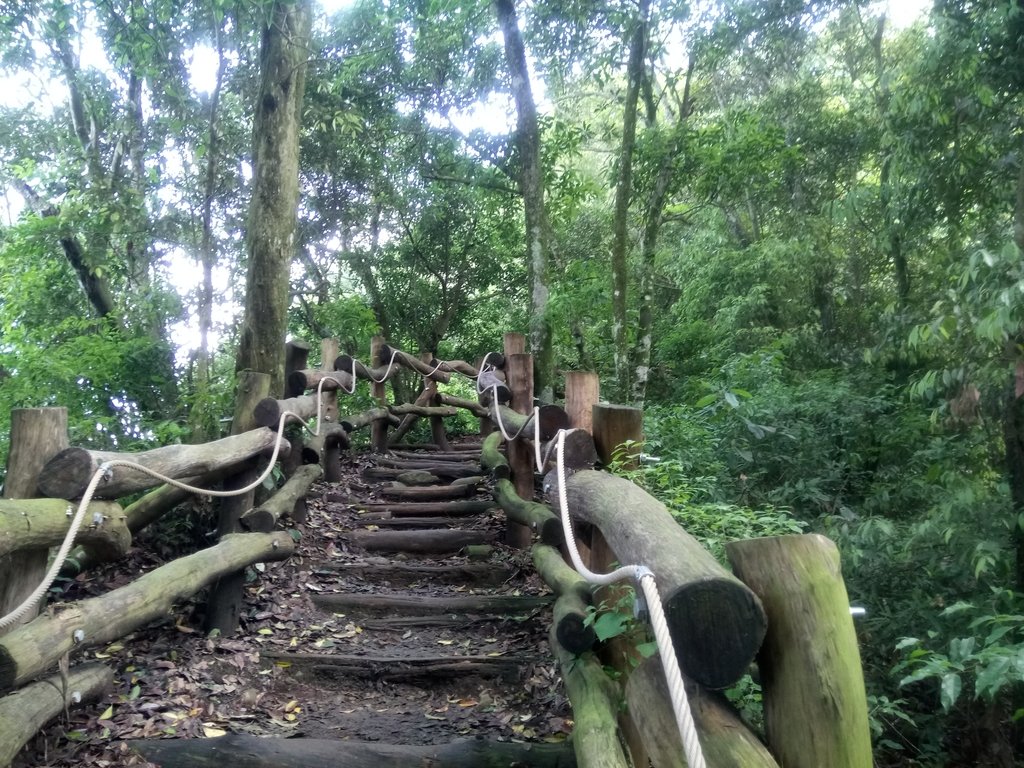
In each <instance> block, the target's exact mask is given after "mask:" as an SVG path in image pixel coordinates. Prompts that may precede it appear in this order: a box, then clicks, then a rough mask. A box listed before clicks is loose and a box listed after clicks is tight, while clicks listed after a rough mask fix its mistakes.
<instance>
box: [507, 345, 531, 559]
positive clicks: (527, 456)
mask: <svg viewBox="0 0 1024 768" xmlns="http://www.w3.org/2000/svg"><path fill="white" fill-rule="evenodd" d="M525 350H526V337H525V336H524V335H523V334H521V333H506V334H505V349H504V352H505V378H506V381H507V383H508V386H509V389H511V390H512V410H514V411H515V412H516V413H522V414H529V413H532V412H533V358H532V357H531V356H530V355H528V354H526V353H525ZM507 429H508V427H507V426H506V430H507ZM524 437H529V435H524ZM508 463H509V466H510V467H511V468H512V483H513V484H514V485H515V489H516V493H517V494H518V495H519V496H520V497H522V498H524V499H526V500H527V501H533V452H532V451H531V450H530V448H529V446H528V445H527V444H526V442H525V441H524V440H512V441H510V442H509V444H508ZM505 538H506V543H507V544H508V545H509V546H512V547H517V548H520V549H524V548H526V547H529V546H530V544H531V543H532V535H531V533H530V529H529V528H527V527H526V526H525V525H520V524H519V523H516V522H513V521H512V520H509V521H508V527H507V528H506V530H505Z"/></svg>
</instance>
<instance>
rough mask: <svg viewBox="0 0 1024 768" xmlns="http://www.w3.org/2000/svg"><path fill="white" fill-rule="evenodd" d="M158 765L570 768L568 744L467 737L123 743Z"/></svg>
mask: <svg viewBox="0 0 1024 768" xmlns="http://www.w3.org/2000/svg"><path fill="white" fill-rule="evenodd" d="M128 745H129V746H130V747H131V748H132V749H134V750H135V751H136V752H138V753H139V754H141V755H142V756H143V757H145V758H146V760H148V761H150V762H153V763H156V764H158V765H161V766H163V768H203V767H204V766H209V768H225V766H230V768H411V766H429V767H430V768H508V767H509V766H524V768H575V766H576V761H575V757H574V755H573V750H572V747H571V746H569V745H568V744H520V743H515V742H505V741H484V740H483V739H472V740H468V741H456V742H453V743H452V744H437V745H431V746H425V747H410V746H400V745H397V744H380V743H378V742H372V743H366V742H358V741H335V740H331V739H268V738H263V737H260V736H249V735H243V734H228V735H227V736H222V737H221V738H219V739H154V740H152V741H129V742H128Z"/></svg>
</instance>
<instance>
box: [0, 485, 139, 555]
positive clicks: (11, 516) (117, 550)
mask: <svg viewBox="0 0 1024 768" xmlns="http://www.w3.org/2000/svg"><path fill="white" fill-rule="evenodd" d="M76 509H77V505H75V504H71V503H69V502H67V501H64V500H63V499H11V500H2V501H0V556H3V555H6V554H8V553H10V552H16V551H18V550H23V549H35V548H40V547H56V546H60V544H61V543H62V542H63V541H64V537H65V536H66V535H67V532H68V529H69V528H70V527H71V518H72V517H73V516H74V513H75V510H76ZM75 541H77V542H79V543H81V544H83V545H87V546H89V547H90V548H91V549H93V550H94V551H95V552H96V553H97V555H98V556H99V557H102V558H103V559H105V560H116V559H117V558H119V557H124V555H125V554H127V552H128V548H129V547H130V546H131V543H132V536H131V534H130V533H129V532H128V526H127V525H126V518H125V514H124V510H123V509H121V507H120V505H118V504H116V503H115V502H110V501H94V502H92V503H91V504H90V505H89V507H88V509H86V511H85V517H84V518H83V519H82V526H81V528H79V529H78V535H77V536H76V537H75Z"/></svg>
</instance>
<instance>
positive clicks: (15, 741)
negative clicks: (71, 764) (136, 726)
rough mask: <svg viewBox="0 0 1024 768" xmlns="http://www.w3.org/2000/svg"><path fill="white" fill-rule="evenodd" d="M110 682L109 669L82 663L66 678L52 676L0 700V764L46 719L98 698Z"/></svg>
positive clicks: (22, 744) (41, 725)
mask: <svg viewBox="0 0 1024 768" xmlns="http://www.w3.org/2000/svg"><path fill="white" fill-rule="evenodd" d="M113 682H114V673H113V672H112V671H111V670H110V669H109V668H107V667H105V666H103V665H102V664H96V663H92V664H82V665H81V666H78V667H75V668H74V669H72V670H71V671H70V673H69V674H68V676H67V677H66V678H63V677H61V675H52V676H51V677H48V678H46V679H44V680H40V681H39V682H36V683H32V685H27V686H25V687H24V688H22V689H21V690H20V691H16V692H14V693H12V694H9V695H8V696H5V697H4V698H3V699H0V765H10V764H11V761H12V760H14V758H15V756H16V755H17V754H18V752H20V751H21V748H22V747H23V746H25V744H26V743H27V742H28V740H29V739H31V738H32V737H33V736H34V735H35V734H36V733H38V732H39V730H40V729H41V728H42V727H43V726H44V725H46V724H47V723H48V722H50V721H51V720H53V719H54V718H55V717H57V716H58V715H61V714H63V713H64V712H66V711H67V710H68V709H69V708H70V707H75V706H78V705H79V704H83V703H85V702H91V701H95V700H96V699H98V698H100V697H101V696H102V695H103V694H104V693H106V692H107V690H109V689H110V686H111V684H112V683H113Z"/></svg>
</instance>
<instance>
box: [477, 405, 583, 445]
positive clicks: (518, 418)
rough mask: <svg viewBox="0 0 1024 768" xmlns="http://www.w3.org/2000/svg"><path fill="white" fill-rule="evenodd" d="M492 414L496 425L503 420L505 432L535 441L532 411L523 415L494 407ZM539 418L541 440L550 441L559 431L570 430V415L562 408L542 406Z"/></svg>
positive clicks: (502, 407)
mask: <svg viewBox="0 0 1024 768" xmlns="http://www.w3.org/2000/svg"><path fill="white" fill-rule="evenodd" d="M490 413H491V419H492V420H493V421H494V423H495V424H497V423H498V419H501V424H502V426H504V427H505V431H506V432H508V433H509V434H510V435H515V434H516V433H517V432H518V433H519V436H520V437H525V438H527V439H528V440H533V438H534V426H533V413H532V409H531V412H530V413H528V414H521V413H516V412H515V411H513V410H512V409H511V408H506V407H505V406H498V407H497V408H495V407H493V406H492V407H491V409H490ZM538 416H539V418H540V439H541V440H550V439H551V438H553V437H555V435H557V434H558V430H560V429H568V428H569V415H568V414H567V413H566V412H565V410H564V409H563V408H561V407H560V406H557V405H542V406H540V412H539V414H538Z"/></svg>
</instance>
